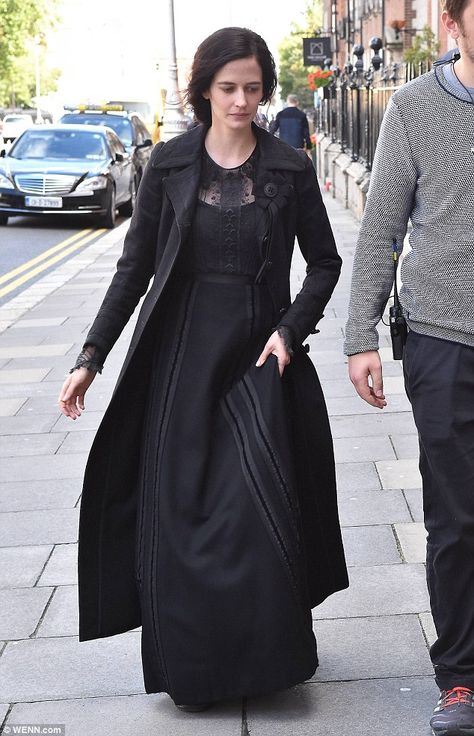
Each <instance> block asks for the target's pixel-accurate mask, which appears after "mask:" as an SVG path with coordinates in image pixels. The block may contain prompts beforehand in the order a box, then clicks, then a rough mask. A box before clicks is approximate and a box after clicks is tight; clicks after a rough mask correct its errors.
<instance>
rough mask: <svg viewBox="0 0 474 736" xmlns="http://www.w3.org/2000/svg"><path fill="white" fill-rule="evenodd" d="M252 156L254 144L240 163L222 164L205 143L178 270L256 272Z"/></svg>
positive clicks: (258, 257) (258, 259)
mask: <svg viewBox="0 0 474 736" xmlns="http://www.w3.org/2000/svg"><path fill="white" fill-rule="evenodd" d="M257 159H258V153H257V150H256V149H255V150H254V152H253V153H252V155H251V156H250V157H249V158H248V159H247V161H245V162H244V163H243V164H241V165H240V166H237V167H235V168H232V169H224V168H222V167H221V166H218V165H217V164H216V163H215V162H214V161H213V160H212V159H211V158H210V156H209V154H208V153H207V151H206V150H205V149H204V151H203V157H202V174H201V186H200V189H199V198H198V203H197V206H196V210H195V214H194V219H193V223H192V228H191V234H190V237H189V238H188V240H187V242H186V244H185V246H184V248H183V250H182V252H181V253H180V256H179V258H178V262H177V266H176V268H177V271H179V272H185V273H226V274H244V275H246V276H255V275H256V273H257V272H258V270H259V268H260V265H261V254H260V252H259V248H258V241H257V236H256V204H255V197H254V195H253V187H254V182H255V176H256V167H257Z"/></svg>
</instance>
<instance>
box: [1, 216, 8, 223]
mask: <svg viewBox="0 0 474 736" xmlns="http://www.w3.org/2000/svg"><path fill="white" fill-rule="evenodd" d="M0 225H8V215H0Z"/></svg>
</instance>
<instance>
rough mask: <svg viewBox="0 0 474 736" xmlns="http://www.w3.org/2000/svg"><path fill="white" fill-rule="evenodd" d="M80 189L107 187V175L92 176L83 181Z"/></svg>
mask: <svg viewBox="0 0 474 736" xmlns="http://www.w3.org/2000/svg"><path fill="white" fill-rule="evenodd" d="M79 189H107V177H106V176H90V177H89V178H88V179H84V181H81V183H80V184H79V186H78V187H77V190H76V191H78V190H79Z"/></svg>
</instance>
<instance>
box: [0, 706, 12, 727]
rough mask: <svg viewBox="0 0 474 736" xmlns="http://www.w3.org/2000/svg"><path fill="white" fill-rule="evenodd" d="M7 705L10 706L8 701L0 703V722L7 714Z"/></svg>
mask: <svg viewBox="0 0 474 736" xmlns="http://www.w3.org/2000/svg"><path fill="white" fill-rule="evenodd" d="M9 707H10V705H9V703H0V724H1V723H2V721H3V720H4V718H5V716H6V715H7V713H8V709H9Z"/></svg>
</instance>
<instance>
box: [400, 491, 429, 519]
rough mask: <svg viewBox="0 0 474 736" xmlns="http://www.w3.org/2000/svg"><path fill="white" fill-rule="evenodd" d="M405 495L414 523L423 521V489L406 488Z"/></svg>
mask: <svg viewBox="0 0 474 736" xmlns="http://www.w3.org/2000/svg"><path fill="white" fill-rule="evenodd" d="M403 495H404V496H405V498H406V500H407V504H408V507H409V509H410V513H411V515H412V517H413V521H423V519H424V514H423V492H422V490H421V488H405V489H404V491H403Z"/></svg>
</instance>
